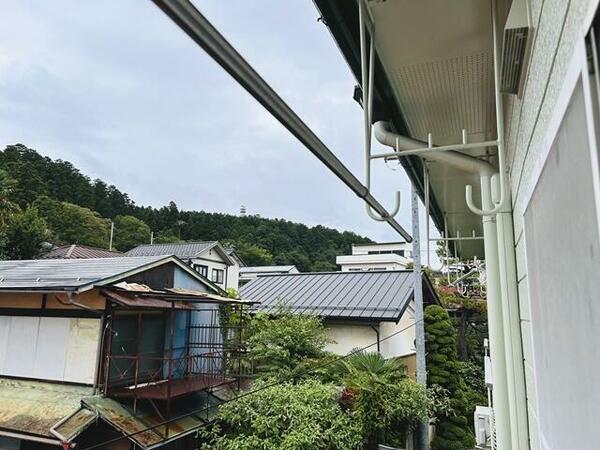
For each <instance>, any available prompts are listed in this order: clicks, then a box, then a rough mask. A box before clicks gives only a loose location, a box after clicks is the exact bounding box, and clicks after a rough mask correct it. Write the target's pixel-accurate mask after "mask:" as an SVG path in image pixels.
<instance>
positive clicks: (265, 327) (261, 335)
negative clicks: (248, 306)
mask: <svg viewBox="0 0 600 450" xmlns="http://www.w3.org/2000/svg"><path fill="white" fill-rule="evenodd" d="M330 342H332V341H331V339H330V338H329V337H328V336H327V332H326V330H325V327H324V326H323V324H322V322H321V321H320V320H319V318H317V317H315V316H309V315H304V314H293V313H291V312H290V311H289V310H288V309H286V308H285V306H280V307H279V308H277V309H276V310H275V311H274V314H273V315H267V314H265V313H258V314H256V315H255V316H254V317H253V318H252V321H251V324H250V337H249V338H248V347H249V352H250V357H251V358H252V360H253V361H254V363H255V365H256V366H257V369H258V371H259V372H260V373H262V374H263V375H267V376H271V375H276V376H280V377H287V376H290V374H292V373H296V374H297V375H301V374H302V372H304V369H306V367H307V366H309V365H310V364H311V363H312V362H314V361H315V359H318V358H321V357H323V356H324V355H325V346H326V345H327V344H328V343H330Z"/></svg>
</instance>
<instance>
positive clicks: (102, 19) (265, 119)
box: [0, 0, 410, 241]
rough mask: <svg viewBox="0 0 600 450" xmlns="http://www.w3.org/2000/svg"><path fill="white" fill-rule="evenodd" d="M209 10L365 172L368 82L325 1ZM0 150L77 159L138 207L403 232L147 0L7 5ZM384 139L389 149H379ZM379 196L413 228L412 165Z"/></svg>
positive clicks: (388, 177) (1, 0)
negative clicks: (360, 80)
mask: <svg viewBox="0 0 600 450" xmlns="http://www.w3.org/2000/svg"><path fill="white" fill-rule="evenodd" d="M194 3H195V5H196V6H197V7H198V8H199V9H200V11H201V12H202V13H203V14H204V15H205V16H206V17H207V18H208V19H209V20H210V21H211V22H212V23H213V25H215V26H216V27H217V28H218V29H219V30H220V31H221V32H222V33H223V35H224V36H225V37H226V38H227V39H228V40H229V41H230V42H231V43H232V44H233V45H234V46H235V47H236V48H237V49H238V51H240V53H241V54H242V55H243V56H244V57H245V58H246V59H247V60H248V61H249V62H250V63H251V64H252V65H253V66H254V68H255V69H256V70H257V71H258V72H259V73H260V74H261V75H262V76H263V77H264V78H265V79H266V80H267V81H268V82H269V83H270V84H271V86H273V88H274V89H275V90H276V91H277V92H278V93H279V94H280V95H281V96H282V97H283V99H284V100H285V101H287V102H288V104H289V105H291V106H292V108H293V109H294V110H295V111H296V112H297V113H298V114H299V115H300V117H301V118H302V119H303V120H304V121H305V122H306V123H307V124H308V125H309V126H310V127H311V128H312V129H313V130H314V131H315V132H316V134H317V135H318V136H319V137H320V138H321V139H322V140H323V141H324V142H325V143H326V145H328V146H329V148H330V149H331V150H332V151H333V152H334V153H335V154H336V155H337V156H338V157H339V158H340V159H341V160H342V161H343V162H344V163H345V164H346V165H347V166H348V167H349V168H350V169H351V170H352V171H353V172H354V173H355V174H356V175H357V176H358V177H359V178H360V179H363V160H362V154H363V147H362V132H361V131H362V110H361V109H360V107H359V106H358V105H357V104H356V103H355V102H354V100H353V99H352V92H353V87H354V85H355V84H356V82H355V80H354V78H353V76H352V74H351V73H350V70H349V68H348V66H347V64H346V62H345V61H344V59H343V58H342V56H341V53H340V52H339V50H338V48H337V47H336V45H335V42H334V41H333V39H332V37H331V35H330V34H329V31H328V29H327V28H326V27H325V25H323V23H322V22H317V17H318V14H317V10H316V8H315V7H314V5H313V3H312V1H311V0H286V1H283V2H282V1H280V0H279V1H277V0H252V1H248V0H228V1H222V0H196V1H195V2H194ZM0 10H1V11H2V15H1V17H0V145H2V146H4V145H6V144H13V143H23V144H25V145H27V146H28V147H31V148H34V149H36V150H37V151H39V152H40V153H42V154H44V155H47V156H50V157H52V158H61V159H64V160H68V161H71V162H72V163H73V164H75V165H76V166H77V167H79V168H80V169H81V170H82V172H83V173H85V174H87V175H89V176H90V177H92V178H96V177H98V178H102V179H103V180H105V181H107V182H108V183H111V184H114V185H115V186H117V187H118V188H119V189H120V190H122V191H124V192H127V193H128V194H129V195H130V197H131V198H132V199H133V200H134V201H135V202H136V203H137V204H140V205H152V206H156V207H158V206H162V205H164V204H166V203H167V202H169V201H170V200H173V201H175V202H176V203H177V205H178V206H179V207H180V209H194V210H204V211H218V212H223V213H231V214H237V213H238V212H239V208H240V205H246V206H247V209H248V213H249V214H260V215H261V216H264V217H281V218H286V219H289V220H293V221H298V222H303V223H306V224H308V225H316V224H322V225H325V226H330V227H334V228H338V229H341V230H351V231H354V232H356V233H359V234H362V235H366V236H368V237H370V238H372V239H376V240H380V241H384V240H398V238H399V236H398V235H397V234H396V233H395V232H394V231H393V230H391V228H390V227H389V226H387V225H385V224H380V223H376V222H373V221H372V220H371V219H369V218H368V217H367V215H366V213H365V212H364V206H363V204H362V202H361V201H360V200H359V199H358V198H357V197H356V196H355V195H354V194H353V193H352V192H350V191H349V190H348V189H347V188H346V187H345V185H344V184H343V183H342V182H341V181H339V180H338V179H337V178H336V177H335V176H333V175H332V174H331V173H330V172H329V171H328V170H327V169H326V168H325V167H324V166H323V165H322V164H321V163H320V162H319V161H318V160H317V159H316V158H315V157H314V156H313V155H312V154H311V153H309V152H308V150H306V148H304V147H303V146H302V145H301V144H300V143H299V142H297V141H296V140H295V138H294V137H293V136H291V135H290V134H289V133H288V132H287V130H285V129H284V128H283V127H282V126H281V125H280V124H279V123H278V122H277V121H275V120H274V119H273V118H272V117H271V116H270V115H269V114H268V113H267V112H266V111H265V110H264V109H263V108H262V107H261V106H260V105H259V104H258V103H256V101H255V100H254V99H253V98H251V97H250V96H249V95H248V94H247V93H246V92H245V91H244V90H243V89H242V88H241V87H239V86H238V85H237V83H236V82H235V81H234V80H233V79H231V78H230V77H229V75H227V74H226V73H225V71H224V70H223V69H221V68H220V67H219V66H218V65H217V64H216V63H214V62H213V61H212V60H211V59H210V58H209V57H208V56H207V55H206V54H205V53H204V52H203V51H202V50H201V49H200V48H199V47H197V46H196V45H195V44H194V43H193V42H192V41H191V40H190V39H189V38H188V37H187V36H186V35H184V34H183V32H181V31H180V30H179V29H178V28H177V27H176V26H175V25H174V24H173V23H172V22H171V21H170V20H169V19H168V18H167V17H166V16H165V15H164V14H163V13H162V12H161V11H160V10H159V9H158V8H157V7H156V6H154V5H153V4H152V3H151V2H150V1H147V0H128V1H123V0H112V1H106V0H104V1H101V2H89V1H81V0H71V1H63V0H53V1H47V0H40V1H33V0H31V1H30V0H19V1H17V0H0ZM375 149H377V147H375ZM374 166H375V170H374V175H373V180H374V181H373V184H374V186H373V191H374V193H375V195H376V197H377V198H378V199H380V201H381V202H382V203H383V204H384V205H386V206H388V207H389V208H391V207H392V204H393V200H394V194H393V191H394V190H397V189H399V190H401V191H402V194H403V200H404V201H403V206H402V211H401V214H400V216H399V221H400V222H401V223H402V224H403V225H404V226H405V227H406V228H407V229H409V230H410V187H409V182H408V179H407V178H406V176H405V174H404V172H403V171H402V170H397V171H393V170H390V169H389V168H386V167H385V166H384V164H383V163H381V162H377V163H375V164H374Z"/></svg>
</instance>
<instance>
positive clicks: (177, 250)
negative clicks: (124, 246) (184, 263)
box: [125, 241, 233, 264]
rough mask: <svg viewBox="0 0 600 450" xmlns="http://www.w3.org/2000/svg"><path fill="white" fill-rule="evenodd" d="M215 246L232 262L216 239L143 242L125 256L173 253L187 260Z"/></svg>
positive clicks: (224, 257) (229, 262) (223, 256)
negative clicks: (167, 242) (166, 242)
mask: <svg viewBox="0 0 600 450" xmlns="http://www.w3.org/2000/svg"><path fill="white" fill-rule="evenodd" d="M212 248H216V250H217V251H218V252H219V253H220V255H221V257H222V258H223V259H224V260H225V261H226V262H227V263H228V264H233V261H232V259H231V257H230V256H229V255H228V254H227V252H226V251H225V249H224V248H223V247H221V244H219V242H218V241H197V242H175V243H171V244H143V245H138V246H137V247H135V248H132V249H131V250H129V251H128V252H126V253H125V254H126V255H127V256H159V255H174V256H177V257H178V258H180V259H183V260H187V259H193V258H198V257H200V256H202V254H203V253H205V252H206V251H208V250H210V249H212Z"/></svg>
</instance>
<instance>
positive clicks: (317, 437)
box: [201, 380, 362, 450]
mask: <svg viewBox="0 0 600 450" xmlns="http://www.w3.org/2000/svg"><path fill="white" fill-rule="evenodd" d="M261 386H262V385H261V384H260V383H257V384H255V386H254V388H255V389H259V388H260V387H261ZM338 395H339V388H337V387H335V386H333V385H327V384H321V383H319V382H318V381H315V380H308V381H305V382H302V383H299V384H291V383H283V384H279V385H276V386H272V387H269V388H266V389H264V390H260V391H258V392H256V393H253V394H251V395H247V396H245V397H242V398H240V399H237V400H236V401H235V402H231V403H227V404H224V405H222V406H220V407H219V412H218V414H217V417H216V419H217V421H216V425H215V426H214V427H213V428H212V429H209V430H208V431H204V432H201V439H202V440H203V441H204V444H203V445H202V446H201V449H203V450H208V449H211V450H231V449H236V450H256V449H261V450H309V449H310V450H360V449H362V436H361V428H360V423H359V422H358V421H357V420H355V418H354V417H352V415H351V414H349V413H347V412H344V411H342V409H341V408H340V406H339V405H338V403H337V398H338Z"/></svg>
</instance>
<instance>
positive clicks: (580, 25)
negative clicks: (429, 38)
mask: <svg viewBox="0 0 600 450" xmlns="http://www.w3.org/2000/svg"><path fill="white" fill-rule="evenodd" d="M530 4H531V12H532V26H533V29H534V36H533V43H532V50H531V56H530V62H529V67H528V72H527V75H526V79H525V84H524V88H523V92H522V95H521V96H520V97H516V96H509V97H506V103H505V115H506V117H507V122H506V136H505V139H506V143H507V151H508V160H509V168H510V185H511V193H512V201H513V210H514V212H513V219H514V229H515V251H516V256H517V279H518V288H519V303H520V317H521V333H522V342H523V354H524V364H525V378H526V387H527V407H528V416H529V431H530V443H531V448H533V449H538V448H544V449H545V448H596V447H591V446H590V442H589V440H588V439H589V436H590V432H591V430H589V429H583V427H569V426H564V423H571V422H573V423H577V419H578V417H581V418H582V419H583V415H585V414H587V413H589V411H588V412H586V409H587V407H586V406H585V403H586V402H585V401H584V402H581V404H580V405H579V406H578V407H576V408H566V407H565V406H566V405H564V404H562V403H561V401H559V400H558V396H555V395H553V393H552V392H538V388H540V386H543V382H542V380H543V379H544V377H547V376H548V373H545V371H544V368H543V367H540V364H539V363H538V364H537V365H536V360H537V361H538V362H539V361H543V359H544V357H546V355H544V354H536V352H538V353H539V350H540V348H543V346H544V343H545V342H544V341H545V340H546V339H548V338H549V337H550V336H554V337H559V338H560V339H562V340H563V341H565V342H571V348H573V349H575V348H576V347H577V342H574V341H571V338H572V337H573V332H572V329H571V328H570V327H569V326H556V324H554V325H553V324H552V323H551V322H550V321H548V320H547V319H544V318H543V317H542V316H540V315H538V317H536V316H535V313H534V314H532V304H533V305H540V306H541V307H542V308H543V307H544V305H546V304H547V305H548V306H550V305H551V304H552V305H554V306H553V308H556V307H558V308H570V307H572V306H571V305H570V301H569V299H562V300H561V303H560V305H562V306H556V305H555V304H554V302H552V301H551V300H550V299H547V298H539V294H535V295H536V297H535V298H532V296H531V293H532V288H531V286H530V281H531V280H530V279H531V278H532V275H533V274H539V273H542V272H544V271H546V270H548V267H547V265H546V264H545V263H543V262H541V261H537V260H535V258H533V259H532V257H531V251H532V248H531V247H532V245H530V248H529V249H528V248H527V243H526V241H527V239H526V238H525V236H526V234H527V233H526V232H525V220H524V218H525V214H526V211H527V209H528V207H529V206H530V201H531V197H532V193H533V192H534V189H535V187H536V185H537V184H538V182H539V178H540V174H541V173H542V169H543V167H544V163H545V162H546V158H547V155H548V153H549V151H550V148H551V147H552V143H553V141H554V137H555V134H556V131H557V128H558V125H559V124H560V122H559V123H558V124H557V123H556V121H557V118H556V115H557V112H559V110H561V109H563V110H564V109H565V107H566V106H565V105H566V103H567V102H568V101H569V98H570V97H566V98H564V90H565V84H566V83H568V81H567V80H568V79H569V70H571V69H570V66H571V63H572V61H573V58H574V54H575V49H576V45H577V43H578V42H581V40H582V39H583V36H584V35H585V34H586V33H587V30H588V28H589V25H590V23H591V19H592V14H593V11H594V10H595V8H596V6H597V0H570V1H569V0H531V2H530ZM558 119H559V121H560V117H559V118H558ZM553 128H554V130H553ZM569 147H572V146H569V144H568V143H566V148H568V149H569V150H567V151H577V150H578V149H577V148H575V147H572V148H569ZM579 150H580V149H579ZM580 151H581V150H580ZM567 155H568V153H567V154H565V155H564V156H566V157H568V156H567ZM572 182H573V183H575V182H577V181H576V180H572ZM566 189H568V185H567V186H566ZM574 201H578V200H575V199H574ZM555 206H556V205H555ZM555 206H553V205H552V204H543V205H542V204H538V205H536V207H537V208H544V209H546V208H554V207H555ZM586 207H590V208H593V207H594V205H586ZM555 214H557V215H558V216H560V215H562V214H564V215H567V214H568V215H569V218H570V220H577V218H576V215H573V214H572V212H571V211H569V210H566V209H563V210H561V209H560V208H559V207H557V210H556V211H555ZM558 216H557V217H558ZM559 222H560V221H559V220H557V221H556V223H557V224H558V223H559ZM567 223H568V222H567ZM529 239H530V240H533V239H535V235H533V236H531V237H529ZM553 240H560V241H561V242H563V243H565V240H567V241H569V242H571V243H572V245H574V246H578V245H581V244H583V242H582V240H581V238H580V237H578V236H575V235H573V234H572V233H570V230H569V229H564V228H562V229H556V230H555V235H554V239H553ZM546 244H547V245H550V246H554V243H553V242H547V243H546ZM561 248H562V245H561ZM528 250H529V251H528ZM567 253H569V254H571V255H574V254H576V252H574V250H573V247H571V248H568V246H567V249H566V253H563V254H562V256H561V261H563V262H564V263H563V270H562V272H561V273H557V274H555V276H556V277H560V278H561V279H564V280H565V282H566V283H568V282H569V281H568V280H569V276H568V274H567V273H566V269H568V267H569V265H567V264H565V263H566V261H564V258H563V256H564V255H565V254H567ZM528 254H529V257H528ZM574 263H575V266H573V268H574V270H578V269H577V262H574ZM548 295H559V292H557V291H555V292H550V293H548ZM534 309H535V308H534ZM557 313H558V312H557ZM572 325H573V326H577V325H576V324H575V323H573V324H572ZM598 337H599V336H598V334H596V333H594V336H590V338H594V339H596V340H597V339H598ZM536 340H537V343H536V342H535V341H536ZM546 350H547V351H551V350H552V349H551V348H546ZM548 356H550V355H548ZM596 365H597V363H596ZM598 369H600V367H597V368H596V373H597V370H598ZM563 370H564V371H565V374H564V375H568V374H569V373H570V374H573V373H574V371H575V370H577V369H576V368H574V367H569V365H568V363H565V364H564V367H563ZM568 378H569V377H566V378H564V379H563V380H564V381H563V382H564V386H563V389H565V390H568V389H570V383H569V382H568V381H567V380H568ZM590 388H591V389H593V387H591V386H590ZM539 395H543V396H544V399H543V403H544V405H545V406H544V408H543V410H542V409H540V406H539V405H540V404H541V403H540V399H539V398H538V396H539ZM548 402H549V403H548ZM561 414H562V415H564V417H565V421H564V422H563V425H560V423H561V421H560V419H559V418H558V416H560V415H561ZM550 415H554V416H555V417H554V419H552V420H547V419H548V417H549V416H550ZM557 415H558V416H557ZM567 419H568V420H567ZM551 423H555V425H556V426H551V425H549V424H551ZM581 423H585V420H583V421H582V422H581ZM586 434H587V435H586ZM563 438H564V439H566V440H567V441H562V439H563ZM558 442H568V444H567V445H566V446H564V445H563V446H558V445H556V444H557V443H558ZM595 444H596V445H597V442H596V443H595Z"/></svg>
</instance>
